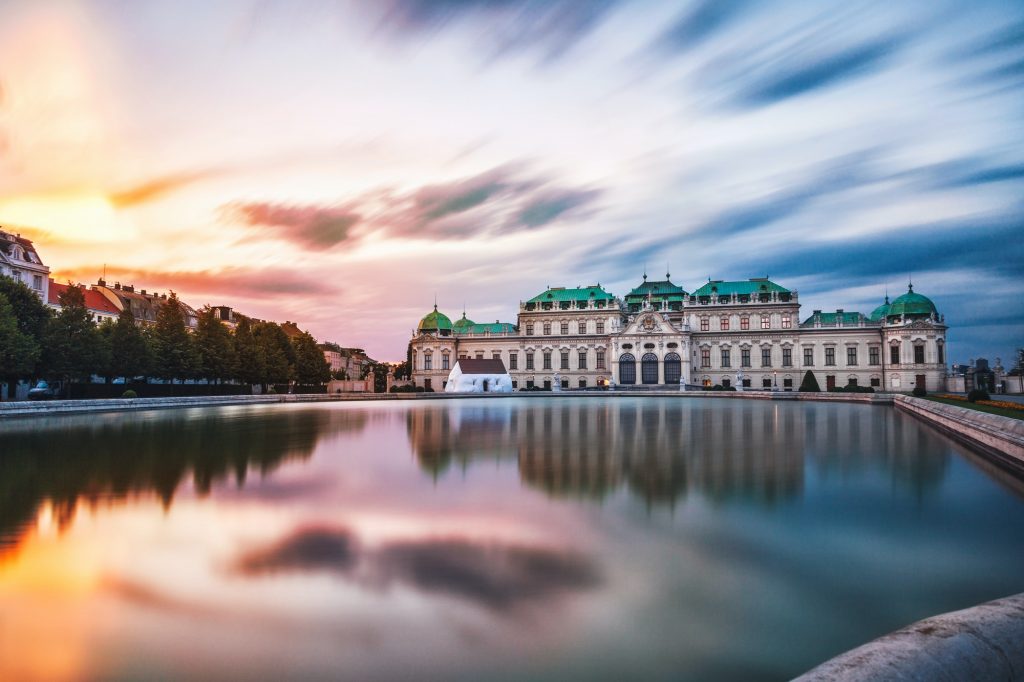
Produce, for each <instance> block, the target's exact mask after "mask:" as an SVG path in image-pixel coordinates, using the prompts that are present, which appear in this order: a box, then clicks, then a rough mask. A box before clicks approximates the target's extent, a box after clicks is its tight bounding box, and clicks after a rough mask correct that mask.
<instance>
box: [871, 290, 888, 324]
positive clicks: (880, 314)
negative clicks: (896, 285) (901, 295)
mask: <svg viewBox="0 0 1024 682" xmlns="http://www.w3.org/2000/svg"><path fill="white" fill-rule="evenodd" d="M888 314H889V294H886V295H885V303H883V304H882V305H880V306H878V307H877V308H875V309H874V310H872V311H871V318H870V319H871V321H872V322H879V321H881V320H884V319H885V316H886V315H888Z"/></svg>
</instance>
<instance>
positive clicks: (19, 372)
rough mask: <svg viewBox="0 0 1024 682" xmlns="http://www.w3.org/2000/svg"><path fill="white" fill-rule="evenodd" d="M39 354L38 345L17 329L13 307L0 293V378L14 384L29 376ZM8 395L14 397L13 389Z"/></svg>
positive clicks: (16, 319) (34, 340)
mask: <svg viewBox="0 0 1024 682" xmlns="http://www.w3.org/2000/svg"><path fill="white" fill-rule="evenodd" d="M40 353H41V349H40V347H39V343H38V342H37V341H36V339H34V338H33V337H32V336H31V335H29V334H26V333H25V332H23V331H22V330H21V329H19V328H18V318H17V316H16V315H15V313H14V307H13V306H12V305H11V304H10V302H9V301H8V300H7V296H5V295H4V294H2V293H0V377H2V378H4V379H5V380H7V381H9V382H11V383H12V384H14V383H16V382H17V380H18V379H20V378H22V377H26V376H29V375H31V374H32V372H33V371H34V370H35V367H36V363H37V362H38V361H39V356H40ZM9 395H11V396H13V395H14V393H13V388H12V392H10V393H9Z"/></svg>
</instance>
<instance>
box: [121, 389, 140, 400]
mask: <svg viewBox="0 0 1024 682" xmlns="http://www.w3.org/2000/svg"><path fill="white" fill-rule="evenodd" d="M121 397H122V398H138V397H139V394H138V393H136V392H135V391H133V390H132V389H130V388H129V389H128V390H127V391H125V392H124V393H122V394H121Z"/></svg>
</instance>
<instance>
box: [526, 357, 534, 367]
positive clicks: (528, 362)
mask: <svg viewBox="0 0 1024 682" xmlns="http://www.w3.org/2000/svg"><path fill="white" fill-rule="evenodd" d="M526 369H533V353H527V354H526Z"/></svg>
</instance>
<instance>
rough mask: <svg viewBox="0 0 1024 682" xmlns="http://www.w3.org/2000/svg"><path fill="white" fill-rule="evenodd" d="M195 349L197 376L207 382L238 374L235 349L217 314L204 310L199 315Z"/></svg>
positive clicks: (225, 326) (210, 309)
mask: <svg viewBox="0 0 1024 682" xmlns="http://www.w3.org/2000/svg"><path fill="white" fill-rule="evenodd" d="M195 349H196V355H197V360H198V370H197V373H198V375H199V376H201V377H203V378H204V379H206V380H208V381H214V380H217V381H222V380H223V379H226V378H233V377H234V376H235V375H236V374H237V373H238V363H237V361H236V356H235V348H234V345H233V344H232V341H231V332H230V330H228V328H227V325H225V324H224V323H223V322H221V321H220V320H219V319H217V312H216V311H215V310H214V309H212V308H206V309H205V310H203V311H202V312H201V313H199V323H198V325H197V326H196V334H195Z"/></svg>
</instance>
